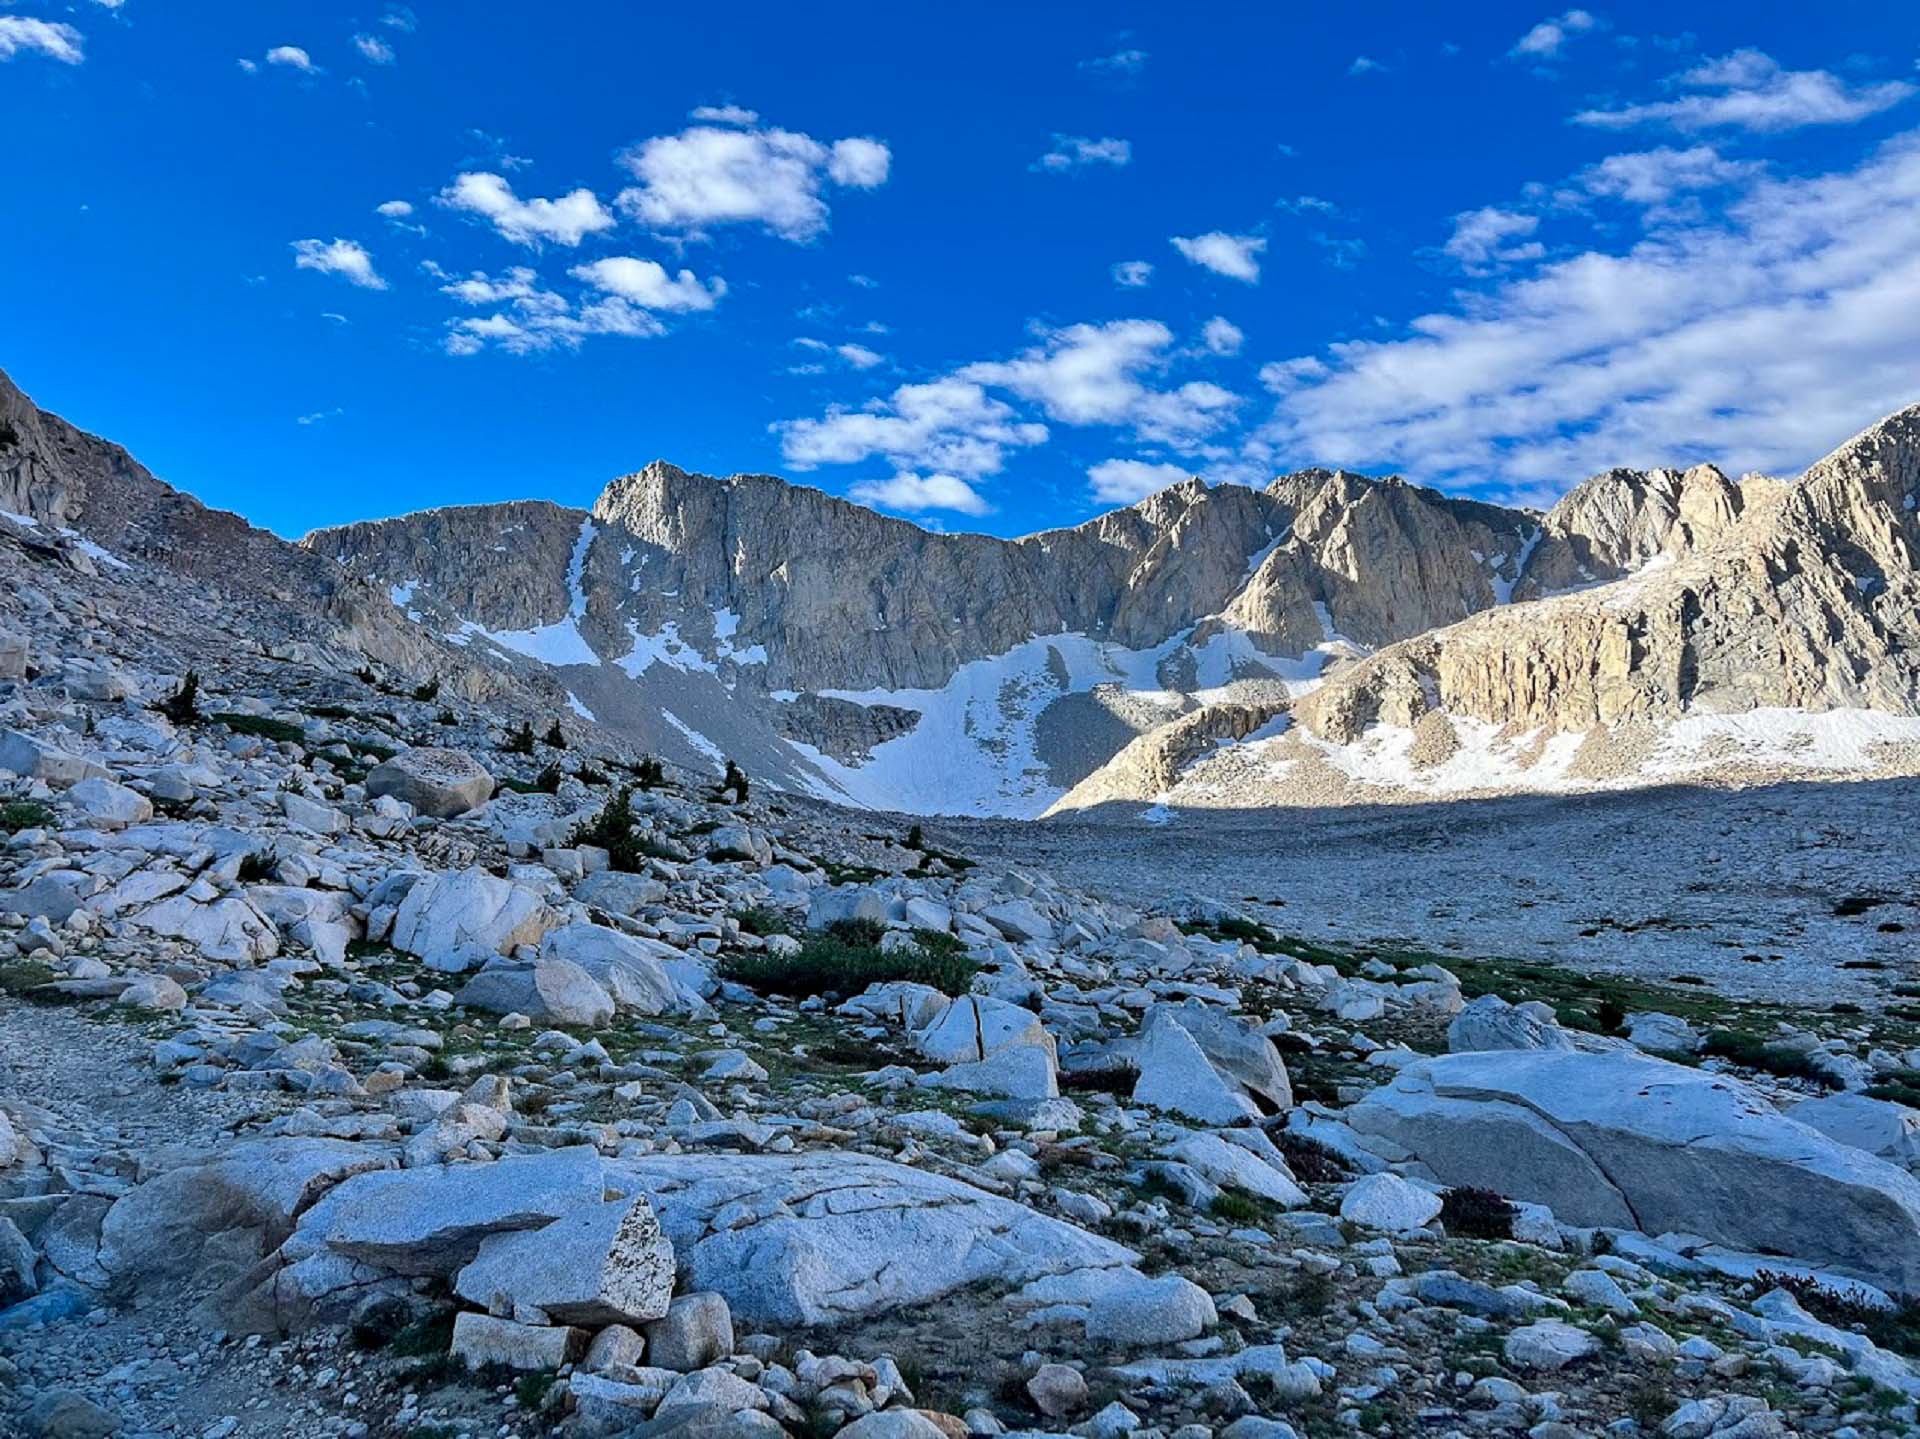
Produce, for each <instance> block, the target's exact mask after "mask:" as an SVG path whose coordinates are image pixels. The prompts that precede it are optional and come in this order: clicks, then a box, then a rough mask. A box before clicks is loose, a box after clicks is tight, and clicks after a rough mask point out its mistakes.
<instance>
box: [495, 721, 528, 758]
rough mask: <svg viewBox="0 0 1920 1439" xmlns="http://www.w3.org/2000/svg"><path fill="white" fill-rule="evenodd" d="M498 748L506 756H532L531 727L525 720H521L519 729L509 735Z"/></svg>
mask: <svg viewBox="0 0 1920 1439" xmlns="http://www.w3.org/2000/svg"><path fill="white" fill-rule="evenodd" d="M500 748H501V749H503V750H505V751H506V752H507V753H508V754H532V753H533V726H532V725H530V724H528V723H527V722H526V721H525V720H521V721H520V728H519V729H517V730H515V731H513V733H511V734H509V735H508V736H507V737H506V739H505V740H504V741H502V742H501V745H500Z"/></svg>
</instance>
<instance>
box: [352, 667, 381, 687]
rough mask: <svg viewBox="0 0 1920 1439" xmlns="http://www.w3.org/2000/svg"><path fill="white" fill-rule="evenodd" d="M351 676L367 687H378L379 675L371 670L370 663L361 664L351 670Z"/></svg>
mask: <svg viewBox="0 0 1920 1439" xmlns="http://www.w3.org/2000/svg"><path fill="white" fill-rule="evenodd" d="M353 677H354V678H355V679H357V680H359V681H360V683H361V684H363V685H366V686H367V687H368V688H369V689H374V688H378V687H379V684H380V676H379V675H377V674H375V673H374V672H373V666H372V665H361V666H360V668H359V669H357V670H355V671H354V672H353Z"/></svg>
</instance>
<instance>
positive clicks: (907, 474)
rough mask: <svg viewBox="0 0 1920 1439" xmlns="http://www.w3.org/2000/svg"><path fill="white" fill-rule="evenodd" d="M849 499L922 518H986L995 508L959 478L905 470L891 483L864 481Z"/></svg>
mask: <svg viewBox="0 0 1920 1439" xmlns="http://www.w3.org/2000/svg"><path fill="white" fill-rule="evenodd" d="M847 498H849V499H852V500H858V501H859V502H860V503H861V504H863V505H874V506H877V507H879V508H881V509H886V510H900V511H902V512H904V513H906V514H919V513H921V512H922V511H925V510H953V511H955V512H957V513H959V514H963V515H986V514H991V513H992V512H993V506H992V505H990V504H988V503H987V502H986V500H984V499H983V498H981V496H980V492H979V491H978V490H976V489H974V487H973V486H972V485H970V484H968V483H967V482H966V481H965V480H963V479H961V478H960V477H959V476H958V475H939V474H935V475H916V474H913V473H912V472H911V471H907V470H902V471H901V472H900V473H899V474H897V475H895V476H894V477H893V478H892V479H890V480H862V481H861V482H860V483H859V484H857V485H854V486H852V487H851V488H850V489H849V490H848V491H847Z"/></svg>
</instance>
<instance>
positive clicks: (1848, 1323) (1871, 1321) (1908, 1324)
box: [1753, 1269, 1920, 1355]
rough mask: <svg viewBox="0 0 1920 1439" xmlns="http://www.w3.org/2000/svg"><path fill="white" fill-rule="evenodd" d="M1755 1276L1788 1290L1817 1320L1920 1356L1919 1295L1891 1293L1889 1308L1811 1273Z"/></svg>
mask: <svg viewBox="0 0 1920 1439" xmlns="http://www.w3.org/2000/svg"><path fill="white" fill-rule="evenodd" d="M1753 1277H1754V1279H1755V1280H1757V1281H1758V1282H1759V1283H1761V1284H1763V1285H1766V1286H1768V1287H1769V1288H1773V1289H1784V1290H1786V1291H1787V1293H1789V1294H1791V1295H1792V1296H1793V1297H1794V1298H1795V1299H1797V1300H1799V1301H1800V1307H1801V1308H1802V1309H1805V1310H1806V1311H1807V1313H1809V1314H1811V1315H1812V1316H1813V1317H1814V1318H1815V1319H1819V1320H1822V1321H1824V1322H1825V1323H1828V1324H1832V1325H1836V1326H1837V1327H1839V1328H1841V1329H1858V1330H1859V1331H1860V1332H1861V1333H1863V1334H1865V1335H1866V1336H1867V1338H1869V1339H1871V1340H1872V1341H1873V1342H1874V1343H1875V1344H1878V1345H1879V1346H1880V1347H1881V1348H1882V1349H1891V1350H1893V1351H1894V1353H1896V1354H1907V1355H1920V1297H1916V1296H1914V1295H1911V1294H1893V1295H1889V1296H1888V1297H1889V1298H1891V1299H1892V1300H1893V1307H1892V1308H1891V1309H1889V1308H1886V1307H1885V1306H1884V1305H1881V1304H1880V1303H1878V1302H1877V1301H1876V1300H1874V1299H1872V1298H1870V1297H1869V1296H1868V1295H1867V1293H1866V1291H1865V1290H1861V1289H1853V1288H1847V1289H1839V1288H1829V1287H1828V1286H1826V1285H1824V1284H1822V1283H1821V1282H1820V1281H1819V1280H1817V1279H1815V1278H1813V1277H1812V1276H1811V1275H1801V1274H1781V1273H1779V1272H1777V1271H1775V1270H1771V1269H1762V1270H1760V1271H1759V1272H1758V1273H1756V1274H1755V1275H1754V1276H1753Z"/></svg>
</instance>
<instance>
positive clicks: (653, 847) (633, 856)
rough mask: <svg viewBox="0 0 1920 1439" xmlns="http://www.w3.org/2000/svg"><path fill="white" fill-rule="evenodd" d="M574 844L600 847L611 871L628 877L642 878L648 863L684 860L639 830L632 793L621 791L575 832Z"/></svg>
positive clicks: (629, 790)
mask: <svg viewBox="0 0 1920 1439" xmlns="http://www.w3.org/2000/svg"><path fill="white" fill-rule="evenodd" d="M572 843H573V844H576V845H581V844H591V845H597V846H598V847H599V848H601V849H604V850H605V851H606V852H607V863H608V864H609V865H610V866H611V867H612V868H614V869H617V870H621V871H623V872H624V873H627V874H639V873H640V872H641V871H642V870H644V869H645V868H646V862H647V861H648V860H649V859H667V860H675V859H683V858H685V856H683V855H681V854H680V853H678V852H677V851H675V850H672V849H669V848H667V846H665V845H664V844H662V843H660V841H658V840H656V839H655V838H653V836H651V835H649V834H646V833H643V832H642V831H641V830H640V828H639V823H638V821H637V820H636V819H635V818H634V813H633V791H632V790H631V789H622V790H621V791H620V792H619V793H617V794H616V795H614V797H613V798H612V799H610V800H608V801H607V802H606V803H605V804H604V805H602V806H601V807H600V813H599V814H597V815H595V816H594V817H593V818H592V819H590V820H588V821H587V822H586V823H585V824H583V825H581V826H580V827H579V828H578V829H576V830H575V831H574V832H573V839H572Z"/></svg>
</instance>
